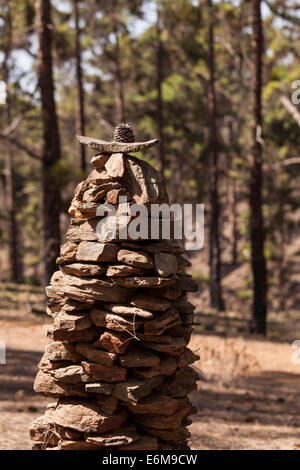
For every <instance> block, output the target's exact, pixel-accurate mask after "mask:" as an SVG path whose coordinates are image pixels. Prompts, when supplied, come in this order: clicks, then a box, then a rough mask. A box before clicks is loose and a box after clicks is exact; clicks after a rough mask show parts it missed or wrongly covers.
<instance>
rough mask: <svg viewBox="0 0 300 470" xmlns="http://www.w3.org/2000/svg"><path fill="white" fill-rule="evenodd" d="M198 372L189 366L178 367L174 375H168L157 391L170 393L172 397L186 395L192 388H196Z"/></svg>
mask: <svg viewBox="0 0 300 470" xmlns="http://www.w3.org/2000/svg"><path fill="white" fill-rule="evenodd" d="M197 380H199V377H198V373H197V372H196V371H195V370H193V369H192V368H191V367H185V368H184V369H178V370H177V371H176V372H175V374H174V377H173V376H172V377H169V378H168V379H167V380H166V382H165V383H164V384H163V385H162V386H160V387H159V393H163V394H165V395H170V396H172V397H173V398H177V397H186V396H187V395H188V394H189V393H190V392H191V391H192V390H195V389H196V388H197Z"/></svg>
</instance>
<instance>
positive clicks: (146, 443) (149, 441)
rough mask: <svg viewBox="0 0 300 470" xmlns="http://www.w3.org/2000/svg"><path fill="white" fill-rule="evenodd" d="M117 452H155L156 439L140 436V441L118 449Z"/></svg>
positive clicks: (156, 447) (156, 446)
mask: <svg viewBox="0 0 300 470" xmlns="http://www.w3.org/2000/svg"><path fill="white" fill-rule="evenodd" d="M118 449H119V450H157V449H158V443H157V439H156V437H153V436H146V435H145V436H141V437H140V439H138V440H137V441H135V442H133V443H132V444H128V445H126V446H120V447H118Z"/></svg>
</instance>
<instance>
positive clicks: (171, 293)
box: [148, 286, 181, 300]
mask: <svg viewBox="0 0 300 470" xmlns="http://www.w3.org/2000/svg"><path fill="white" fill-rule="evenodd" d="M148 292H149V295H153V296H154V297H158V298H162V297H163V298H165V299H168V300H176V299H178V297H180V295H181V290H180V289H179V288H178V287H177V286H170V287H163V288H162V289H159V290H158V289H149V291H148Z"/></svg>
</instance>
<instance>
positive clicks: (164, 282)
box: [113, 277, 176, 289]
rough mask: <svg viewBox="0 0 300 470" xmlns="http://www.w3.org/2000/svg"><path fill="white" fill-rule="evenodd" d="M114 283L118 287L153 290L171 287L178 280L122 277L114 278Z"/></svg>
mask: <svg viewBox="0 0 300 470" xmlns="http://www.w3.org/2000/svg"><path fill="white" fill-rule="evenodd" d="M113 282H114V283H115V284H117V285H118V286H121V287H127V288H129V289H130V288H132V289H134V288H138V287H146V288H151V287H164V286H171V285H172V284H175V283H176V280H175V279H168V278H163V277H124V278H121V277H120V278H113Z"/></svg>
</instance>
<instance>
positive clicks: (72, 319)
mask: <svg viewBox="0 0 300 470" xmlns="http://www.w3.org/2000/svg"><path fill="white" fill-rule="evenodd" d="M92 325H93V322H92V320H91V319H90V316H89V314H88V312H87V313H85V312H84V311H80V312H72V313H66V312H64V311H61V312H59V313H58V314H57V315H56V317H55V319H54V322H53V328H54V330H66V331H78V330H86V329H88V328H90V327H91V326H92Z"/></svg>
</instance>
